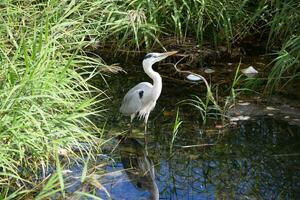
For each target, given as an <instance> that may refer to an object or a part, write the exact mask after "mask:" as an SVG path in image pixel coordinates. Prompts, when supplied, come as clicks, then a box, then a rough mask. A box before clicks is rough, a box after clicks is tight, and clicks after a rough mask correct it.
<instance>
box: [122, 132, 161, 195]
mask: <svg viewBox="0 0 300 200" xmlns="http://www.w3.org/2000/svg"><path fill="white" fill-rule="evenodd" d="M120 154H121V161H122V164H123V166H124V169H127V170H126V174H127V176H128V178H129V180H130V181H131V183H133V184H134V186H135V187H136V188H137V189H139V190H142V191H149V192H150V199H151V200H157V199H159V190H158V187H157V185H156V183H155V171H154V165H153V162H152V161H151V160H150V158H149V157H148V155H147V154H146V152H145V150H144V148H143V146H142V145H141V144H140V143H139V142H138V141H137V140H136V139H134V138H128V137H125V138H123V139H122V141H121V143H120Z"/></svg>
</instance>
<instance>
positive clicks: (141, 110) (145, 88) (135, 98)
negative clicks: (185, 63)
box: [120, 51, 177, 133]
mask: <svg viewBox="0 0 300 200" xmlns="http://www.w3.org/2000/svg"><path fill="white" fill-rule="evenodd" d="M176 53H177V51H170V52H165V53H148V54H147V55H146V56H145V58H144V60H143V69H144V72H145V73H146V74H147V75H148V76H149V77H150V78H151V79H152V81H153V85H152V84H151V83H149V82H141V83H139V84H137V85H136V86H134V87H133V88H131V89H130V90H129V91H128V92H127V93H126V95H125V96H124V98H123V101H122V105H121V107H120V112H121V113H122V114H123V115H125V116H130V125H132V121H133V119H134V118H135V116H136V115H138V116H139V118H140V119H141V118H144V124H145V133H147V123H148V118H149V115H150V112H151V111H152V110H153V109H154V107H155V105H156V101H157V99H158V98H159V96H160V93H161V90H162V79H161V76H160V74H159V73H157V72H156V71H154V70H153V69H152V66H153V64H155V63H157V62H159V61H161V60H163V59H165V58H167V57H168V56H171V55H174V54H176ZM130 127H131V126H130Z"/></svg>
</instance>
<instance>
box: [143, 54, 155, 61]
mask: <svg viewBox="0 0 300 200" xmlns="http://www.w3.org/2000/svg"><path fill="white" fill-rule="evenodd" d="M156 57H157V56H155V55H153V54H152V53H148V54H147V55H146V56H145V58H144V60H145V59H148V58H156Z"/></svg>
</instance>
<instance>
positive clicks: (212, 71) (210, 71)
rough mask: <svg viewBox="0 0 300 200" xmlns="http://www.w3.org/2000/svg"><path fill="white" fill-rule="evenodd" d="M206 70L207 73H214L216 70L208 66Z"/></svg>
mask: <svg viewBox="0 0 300 200" xmlns="http://www.w3.org/2000/svg"><path fill="white" fill-rule="evenodd" d="M204 72H205V73H207V74H212V73H214V72H215V70H213V69H210V68H207V69H205V70H204Z"/></svg>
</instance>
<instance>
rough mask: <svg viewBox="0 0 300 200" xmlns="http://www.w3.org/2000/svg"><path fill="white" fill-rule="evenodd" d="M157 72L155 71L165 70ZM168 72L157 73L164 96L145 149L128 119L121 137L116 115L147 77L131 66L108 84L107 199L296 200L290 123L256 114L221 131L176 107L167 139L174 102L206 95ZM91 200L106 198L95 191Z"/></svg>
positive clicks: (295, 133)
mask: <svg viewBox="0 0 300 200" xmlns="http://www.w3.org/2000/svg"><path fill="white" fill-rule="evenodd" d="M164 67H165V66H160V67H158V70H162V71H164V69H163V68H164ZM155 69H156V70H157V67H156V68H155ZM168 71H170V70H166V71H164V72H163V73H162V74H163V83H164V87H163V92H162V95H161V97H160V99H159V100H158V102H157V106H156V108H155V110H154V111H153V112H152V113H151V115H150V119H149V129H148V131H149V132H148V135H146V139H147V146H146V147H145V142H144V134H143V132H144V128H143V123H142V121H138V120H135V122H134V125H133V126H134V128H133V132H132V134H131V135H128V134H126V132H127V131H128V122H129V119H128V118H126V117H122V116H121V115H120V114H119V113H118V109H119V106H120V103H121V100H122V97H123V95H125V93H126V92H127V91H128V89H129V88H131V87H132V86H134V85H135V84H137V83H138V82H141V81H145V80H149V78H147V77H146V76H145V75H144V73H143V72H142V68H141V67H138V66H137V67H135V68H134V70H133V71H129V72H128V74H123V73H120V74H117V75H112V77H111V78H108V79H107V82H108V84H109V88H110V89H109V91H111V94H110V95H112V97H113V98H112V99H113V101H111V102H109V106H110V110H109V112H108V116H109V119H108V121H107V125H106V130H107V133H108V135H110V136H115V139H113V140H111V142H110V143H109V144H108V145H107V150H106V153H108V154H109V155H110V156H111V157H112V158H113V161H111V162H110V164H109V165H108V166H106V168H105V169H106V171H107V172H108V173H107V175H106V176H105V178H102V179H101V182H102V184H103V185H104V186H105V188H106V189H107V190H108V192H109V194H110V196H111V198H112V199H118V200H119V199H128V200H133V199H180V200H181V199H182V200H185V199H186V200H189V199H193V200H196V199H297V197H298V196H300V129H299V121H297V119H294V120H296V122H297V123H292V124H291V123H289V122H288V120H283V119H284V117H282V118H280V117H278V116H277V117H274V115H271V114H270V115H269V116H268V115H267V114H261V115H258V116H255V115H253V116H250V119H248V120H245V121H238V122H236V123H234V124H233V125H228V124H227V125H228V126H223V125H220V122H218V121H216V120H209V122H208V123H207V125H205V126H202V124H201V118H200V114H199V112H198V111H197V110H196V109H195V108H193V107H191V106H188V105H184V104H180V106H179V116H180V119H181V120H182V121H183V123H182V124H181V126H180V127H179V130H178V133H177V135H176V136H174V135H173V127H174V121H175V117H176V112H177V108H178V105H179V104H178V102H180V101H182V100H185V99H188V98H191V96H192V95H194V94H198V95H199V94H201V93H202V94H205V90H204V89H203V87H202V88H201V87H199V84H198V85H197V84H192V83H188V82H187V81H185V80H180V81H177V80H175V81H174V79H173V78H170V77H169V75H168ZM149 81H150V80H149ZM270 110H272V109H270ZM295 113H296V115H297V112H295ZM283 116H284V114H283ZM99 120H100V121H101V119H99ZM101 123H103V122H101ZM117 135H119V136H117ZM117 138H118V139H117ZM120 138H122V139H120ZM172 140H173V142H172ZM112 146H113V147H115V148H112ZM98 195H99V196H101V197H102V198H104V199H107V198H108V197H107V196H106V194H105V193H104V192H101V191H99V192H98Z"/></svg>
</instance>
